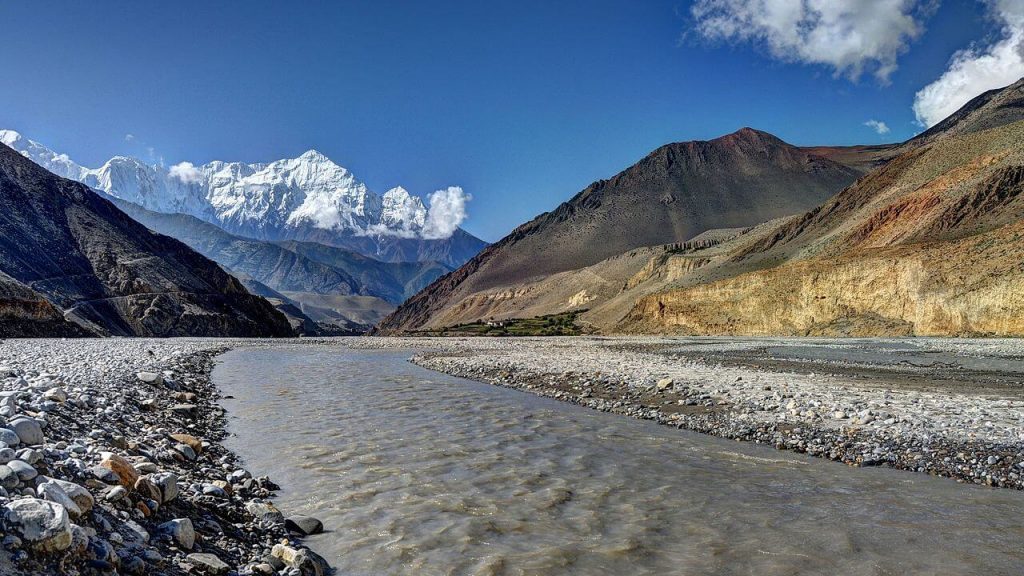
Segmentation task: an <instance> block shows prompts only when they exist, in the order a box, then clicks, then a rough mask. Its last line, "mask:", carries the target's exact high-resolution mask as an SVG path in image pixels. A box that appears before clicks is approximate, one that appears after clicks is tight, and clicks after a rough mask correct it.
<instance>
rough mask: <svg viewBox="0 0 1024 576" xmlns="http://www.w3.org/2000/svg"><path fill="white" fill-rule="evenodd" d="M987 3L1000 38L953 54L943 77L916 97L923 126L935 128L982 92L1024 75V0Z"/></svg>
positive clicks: (917, 113) (1007, 83) (1006, 83)
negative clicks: (996, 24)
mask: <svg viewBox="0 0 1024 576" xmlns="http://www.w3.org/2000/svg"><path fill="white" fill-rule="evenodd" d="M985 4H987V5H988V9H989V15H990V17H991V18H992V19H993V20H994V21H996V22H997V23H998V24H999V30H1000V31H999V35H998V38H997V39H995V40H994V41H992V42H990V43H989V44H987V45H977V46H971V47H970V48H967V49H965V50H961V51H959V52H957V53H956V54H954V55H953V58H952V59H951V60H950V63H949V67H948V68H947V69H946V71H945V72H944V73H943V74H942V76H940V77H939V79H938V80H936V81H934V82H932V83H931V84H929V85H927V86H925V87H924V88H922V89H921V90H920V91H919V92H918V93H917V94H916V95H915V96H914V114H915V115H916V116H917V121H918V122H920V123H921V125H923V126H926V127H929V126H934V125H935V124H937V123H939V122H941V121H942V120H943V119H944V118H946V117H947V116H949V115H950V114H952V113H954V112H956V111H957V110H958V109H959V108H960V107H961V106H963V105H964V104H966V103H967V102H968V101H969V100H971V99H972V98H974V97H975V96H977V95H979V94H981V93H982V92H985V91H986V90H992V89H993V88H1002V87H1004V86H1007V85H1009V84H1013V83H1014V82H1016V81H1017V80H1020V78H1021V77H1022V76H1024V0H986V1H985Z"/></svg>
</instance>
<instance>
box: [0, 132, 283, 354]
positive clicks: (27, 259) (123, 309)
mask: <svg viewBox="0 0 1024 576" xmlns="http://www.w3.org/2000/svg"><path fill="white" fill-rule="evenodd" d="M0 201H2V202H3V205H4V207H5V209H4V210H3V211H2V212H0V272H2V273H3V274H4V275H3V276H2V277H0V286H2V288H0V302H3V304H2V306H0V313H2V315H3V321H2V322H0V324H3V325H4V326H6V327H8V328H9V327H10V326H12V325H13V324H14V323H19V324H21V325H22V326H24V329H23V330H19V333H21V334H24V335H39V334H43V333H45V334H49V335H56V334H65V333H70V332H72V331H77V330H78V328H68V327H67V326H66V324H62V323H61V321H60V320H62V319H67V320H71V321H73V322H74V324H76V325H77V326H78V327H80V328H81V329H82V330H84V331H87V332H90V333H93V334H110V335H140V336H185V335H194V336H285V335H290V334H291V330H290V328H289V326H288V324H287V321H286V320H285V318H284V317H283V316H282V315H280V314H278V313H277V312H276V311H275V310H274V309H273V308H272V307H271V305H270V304H269V303H268V302H267V301H266V300H264V299H263V298H260V297H257V296H253V295H251V294H249V293H248V292H247V291H246V290H245V289H244V288H243V287H242V285H241V284H240V283H239V282H238V281H237V280H236V279H234V278H232V277H231V276H230V275H228V274H227V273H225V272H224V271H223V270H221V268H220V267H219V266H217V265H216V264H215V263H214V262H212V261H210V260H208V259H206V258H204V257H203V256H201V255H199V254H197V253H196V252H194V251H193V250H191V249H190V248H188V247H187V246H186V245H184V244H182V243H181V242H179V241H177V240H174V239H172V238H168V237H166V236H162V235H159V234H156V233H153V232H151V231H149V230H148V229H146V227H144V226H143V225H141V224H139V223H137V222H135V221H134V220H132V219H131V218H129V217H128V216H127V215H126V214H124V213H123V212H121V211H120V210H118V209H117V208H116V207H115V206H114V205H113V204H112V203H110V202H109V201H107V200H105V199H103V198H101V197H100V196H99V195H98V194H96V193H95V192H93V191H92V190H91V189H90V188H89V187H87V186H85V185H83V184H80V183H78V182H74V181H72V180H68V179H64V178H61V177H59V176H56V175H54V174H53V173H51V172H49V171H48V170H46V169H44V168H42V167H40V166H38V165H37V164H35V163H33V162H32V161H30V160H28V159H27V158H25V157H24V156H23V155H22V154H20V153H18V152H16V151H14V150H13V149H11V148H9V147H8V146H6V145H0ZM29 321H32V322H36V323H35V324H31V325H29V324H26V322H29ZM45 324H50V325H52V326H53V327H54V330H53V331H51V330H49V329H46V328H45V327H44V325H45Z"/></svg>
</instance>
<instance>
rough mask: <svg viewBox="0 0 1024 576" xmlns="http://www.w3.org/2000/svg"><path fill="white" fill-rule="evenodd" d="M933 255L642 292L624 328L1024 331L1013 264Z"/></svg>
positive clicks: (795, 332) (823, 265)
mask: <svg viewBox="0 0 1024 576" xmlns="http://www.w3.org/2000/svg"><path fill="white" fill-rule="evenodd" d="M965 264H966V263H964V262H951V261H949V260H945V259H943V258H942V257H941V254H935V253H932V254H929V255H927V256H924V255H913V254H892V255H889V256H879V257H875V258H858V259H853V260H849V261H844V262H825V261H812V262H801V263H798V264H794V265H790V266H783V267H779V268H774V269H771V270H765V271H761V272H754V273H750V274H745V275H742V276H739V277H737V278H732V279H729V280H724V281H720V282H716V283H713V284H707V285H701V286H696V287H693V288H690V289H687V290H678V291H671V292H667V293H662V294H655V295H651V296H648V297H645V298H642V299H641V300H640V301H639V302H638V303H637V305H636V306H635V307H634V309H633V310H632V311H631V312H630V314H629V316H627V318H626V319H625V321H624V322H623V324H622V325H621V328H622V329H623V330H624V331H627V332H679V333H686V334H704V335H715V334H720V335H786V336H879V335H885V336H907V335H916V336H979V335H986V336H1014V335H1021V334H1024V284H1022V278H1021V277H1020V274H1019V270H1018V271H1008V273H1007V274H1005V275H997V274H993V273H991V272H990V271H988V272H985V273H983V274H969V273H967V274H965V273H964V267H965Z"/></svg>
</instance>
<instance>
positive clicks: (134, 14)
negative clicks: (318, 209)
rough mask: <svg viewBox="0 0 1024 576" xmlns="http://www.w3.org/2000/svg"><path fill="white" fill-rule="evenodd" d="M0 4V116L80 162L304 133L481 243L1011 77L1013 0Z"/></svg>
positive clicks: (1020, 24)
mask: <svg viewBox="0 0 1024 576" xmlns="http://www.w3.org/2000/svg"><path fill="white" fill-rule="evenodd" d="M0 23H2V28H3V34H2V35H0V45H2V46H3V58H2V59H0V78H3V89H2V90H0V128H10V129H14V130H17V131H19V132H22V133H23V134H24V135H26V136H27V137H29V138H32V139H33V140H37V141H39V142H41V143H43V144H45V145H47V146H48V147H50V148H52V149H54V150H57V151H59V152H64V153H67V154H68V155H69V156H70V157H71V158H72V159H74V160H75V161H77V162H78V163H80V164H83V165H86V166H98V165H100V164H102V163H103V162H104V161H106V160H107V159H108V158H110V157H111V156H114V155H118V154H123V155H131V156H136V157H139V158H141V159H143V160H147V161H150V162H154V163H156V162H163V163H165V164H166V165H167V166H172V165H175V164H179V163H180V162H186V161H187V162H191V163H193V164H196V165H198V164H202V163H205V162H209V161H211V160H226V161H246V162H260V161H271V160H275V159H279V158H285V157H295V156H298V155H299V154H301V153H302V152H304V151H306V150H308V149H316V150H319V151H320V152H322V153H324V154H326V155H327V156H328V157H330V158H331V159H333V160H334V161H336V162H337V163H339V164H341V165H342V166H345V167H346V168H348V169H349V170H351V171H352V172H354V173H355V175H356V176H357V177H358V178H359V179H361V180H363V181H364V182H365V183H366V184H367V185H368V186H369V187H370V188H371V189H372V190H375V191H377V192H380V193H382V192H384V191H386V190H388V189H389V188H391V187H393V186H396V185H402V186H404V187H405V188H406V189H408V190H409V191H410V192H412V193H414V194H417V195H420V196H422V197H424V198H427V197H428V196H429V195H430V193H431V192H433V191H435V190H446V189H447V188H448V187H450V186H460V187H462V189H464V190H465V191H466V192H467V193H468V194H470V195H472V201H471V202H470V203H469V205H468V208H467V212H468V219H467V220H466V221H465V222H464V224H463V227H464V228H466V229H467V230H468V231H469V232H471V233H473V234H475V235H477V236H479V237H481V238H483V239H485V240H488V241H494V240H497V239H499V238H501V237H502V236H504V235H505V234H506V233H508V232H509V231H510V230H511V229H512V228H514V227H515V226H517V225H518V224H520V223H522V222H524V221H527V220H529V219H531V218H532V217H534V216H536V215H537V214H539V213H541V212H544V211H547V210H551V209H553V208H554V207H555V206H557V205H558V204H559V203H560V202H563V201H565V200H567V199H568V198H570V197H571V196H573V195H574V194H575V193H576V192H578V191H579V190H581V189H583V188H584V187H586V186H587V185H588V184H590V183H591V182H593V181H595V180H598V179H601V178H608V177H610V176H612V175H614V174H616V173H617V172H619V171H621V170H622V169H624V168H626V167H627V166H629V165H631V164H633V163H634V162H636V161H637V160H639V159H640V158H642V157H643V156H645V155H646V154H647V153H649V152H650V151H651V150H653V149H654V148H657V147H658V146H660V145H662V144H666V143H669V142H676V141H685V140H695V139H709V138H714V137H716V136H720V135H723V134H727V133H730V132H732V131H735V130H736V129H738V128H741V127H744V126H751V127H754V128H758V129H761V130H766V131H768V132H771V133H773V134H776V135H777V136H779V137H781V138H782V139H784V140H786V141H788V142H790V143H793V144H798V145H817V144H834V145H846V144H874V143H881V142H895V141H901V140H905V139H907V138H909V137H912V136H913V135H914V134H916V133H918V132H920V131H921V130H923V129H924V127H925V126H927V125H929V124H933V123H934V122H936V121H938V120H939V119H941V118H942V117H944V116H945V115H946V114H948V113H949V112H951V111H953V110H955V109H956V108H957V107H959V106H960V105H961V104H962V103H963V102H965V101H966V100H967V99H968V98H970V97H971V96H973V95H976V94H977V93H980V92H982V91H983V90H986V89H989V88H993V87H996V86H1002V85H1006V84H1009V83H1011V82H1012V81H1014V80H1015V79H1016V78H1019V77H1021V76H1024V0H960V1H956V0H942V1H938V0H860V1H858V2H836V1H834V0H694V1H692V2H691V1H685V0H684V1H659V0H649V1H643V2H641V1H637V0H585V1H578V2H573V1H564V2H550V1H533V0H521V1H518V2H502V3H498V2H481V1H479V0H474V1H465V2H463V1H440V0H438V1H437V2H398V1H389V0H376V1H365V2H361V1H350V2H284V1H280V2H261V1H255V0H247V1H245V2H227V1H225V2H187V1H176V2H131V1H127V0H124V1H118V2H112V1H104V0H94V1H91V2H80V1H67V2H50V1H46V0H34V1H32V2H0ZM1007 79H1009V80H1007Z"/></svg>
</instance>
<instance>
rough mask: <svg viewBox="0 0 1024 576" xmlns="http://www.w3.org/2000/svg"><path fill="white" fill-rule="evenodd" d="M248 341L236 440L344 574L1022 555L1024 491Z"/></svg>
mask: <svg viewBox="0 0 1024 576" xmlns="http://www.w3.org/2000/svg"><path fill="white" fill-rule="evenodd" d="M411 354H412V353H411V352H402V351H361V350H351V351H349V350H339V349H337V348H324V347H312V346H311V347H294V348H284V349H273V350H258V351H256V350H244V349H243V350H236V351H233V352H230V353H228V354H226V355H225V356H224V357H223V358H222V360H221V362H220V364H219V365H218V367H217V369H216V370H215V372H214V379H215V382H217V384H218V385H219V386H220V387H221V390H222V392H223V393H224V394H227V395H232V396H234V398H229V399H226V400H224V406H225V407H226V408H227V409H228V411H229V415H230V417H231V421H230V430H231V432H232V437H231V438H230V439H229V440H228V442H227V445H228V446H229V447H230V448H232V449H234V450H235V451H236V452H238V453H239V454H240V455H241V456H242V457H243V458H244V460H245V464H246V466H247V468H248V469H250V470H252V471H253V472H254V473H258V474H261V475H262V474H268V475H269V476H270V477H271V478H272V479H273V480H274V481H275V482H277V483H278V484H281V485H282V486H283V487H284V489H283V490H282V492H281V494H280V497H279V498H278V499H277V500H276V504H277V505H278V507H279V508H281V509H282V510H283V511H285V513H286V514H308V515H311V516H316V517H317V518H320V519H321V520H322V521H323V522H324V525H325V526H326V527H327V529H328V530H329V532H328V533H325V534H322V535H320V536H317V537H314V538H310V539H308V543H309V544H310V545H312V546H313V548H314V549H316V550H317V551H318V552H320V553H321V554H322V555H324V556H325V557H326V558H327V559H328V561H330V562H331V564H332V565H333V566H335V567H336V568H337V569H338V574H339V575H373V576H377V575H390V574H410V575H412V574H415V575H434V574H452V575H455V574H481V575H487V574H495V575H497V574H524V575H525V574H536V575H548V574H573V575H577V574H578V575H591V574H601V575H616V576H618V575H631V574H687V575H689V574H744V575H746V574H988V575H995V574H1020V573H1022V572H1024V494H1022V493H1019V492H1013V491H1008V490H993V489H988V488H982V487H975V486H966V485H961V484H957V483H955V482H953V481H950V480H945V479H938V478H931V477H928V476H924V475H919V474H911V473H906V472H896V471H891V470H884V469H858V468H848V467H846V466H843V465H841V464H836V463H832V462H827V461H824V460H817V459H812V458H809V457H804V456H801V455H796V454H791V453H787V452H780V451H776V450H774V449H769V448H766V447H762V446H754V445H747V444H739V443H735V442H729V441H725V440H720V439H717V438H712V437H708V436H703V435H698V434H693V433H689V432H684V431H680V430H676V429H673V428H669V427H665V426H659V425H656V424H653V423H649V422H643V421H638V420H632V419H629V418H625V417H622V416H614V415H609V414H604V413H601V412H597V411H593V410H589V409H585V408H580V407H576V406H572V405H569V404H565V403H561V402H558V401H555V400H549V399H545V398H540V397H536V396H533V395H530V394H526V393H522V392H518V391H513V390H507V389H503V388H499V387H494V386H489V385H485V384H480V383H476V382H472V381H468V380H463V379H459V378H452V377H449V376H446V375H443V374H438V373H434V372H430V371H427V370H424V369H422V368H419V367H417V366H414V365H412V364H410V363H408V362H407V361H406V359H407V358H408V357H409V356H410V355H411Z"/></svg>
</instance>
